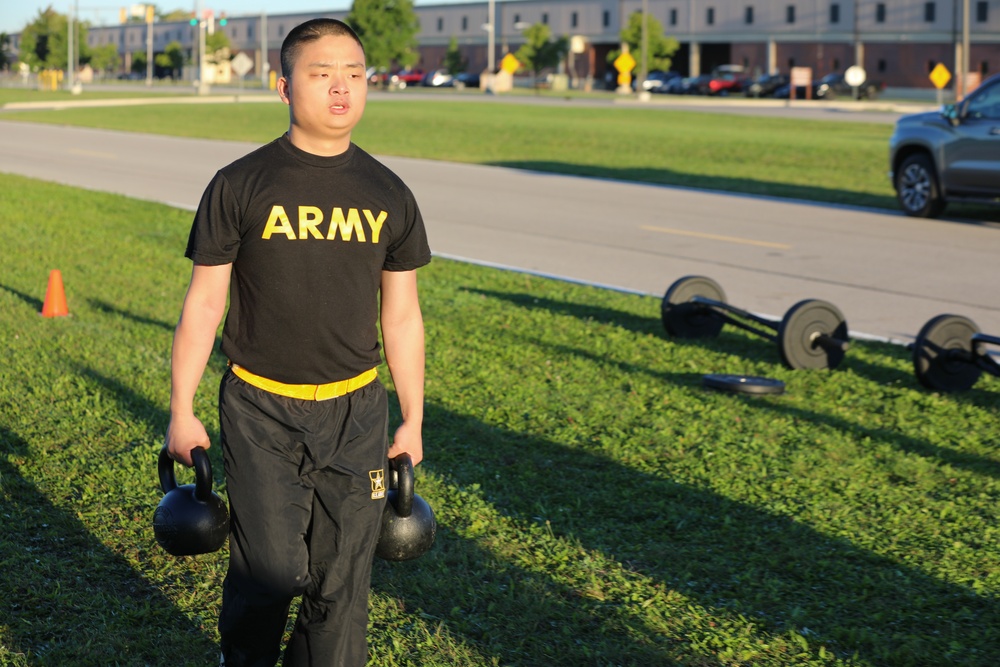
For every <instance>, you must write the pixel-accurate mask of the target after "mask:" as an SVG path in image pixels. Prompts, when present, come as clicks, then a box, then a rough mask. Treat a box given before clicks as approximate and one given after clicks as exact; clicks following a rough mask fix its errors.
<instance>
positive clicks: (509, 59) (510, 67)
mask: <svg viewBox="0 0 1000 667" xmlns="http://www.w3.org/2000/svg"><path fill="white" fill-rule="evenodd" d="M520 66H521V63H520V61H518V59H517V58H515V57H514V54H513V53H508V54H507V55H505V56H504V57H503V60H501V61H500V69H502V70H503V71H505V72H507V73H509V74H513V73H514V72H516V71H517V70H518V68H519V67H520Z"/></svg>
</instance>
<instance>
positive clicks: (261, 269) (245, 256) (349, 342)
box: [186, 135, 431, 384]
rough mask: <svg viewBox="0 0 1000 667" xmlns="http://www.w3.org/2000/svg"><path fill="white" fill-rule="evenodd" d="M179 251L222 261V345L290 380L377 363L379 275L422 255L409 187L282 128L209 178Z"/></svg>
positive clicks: (373, 164) (358, 154)
mask: <svg viewBox="0 0 1000 667" xmlns="http://www.w3.org/2000/svg"><path fill="white" fill-rule="evenodd" d="M186 256H187V257H189V258H190V259H191V260H193V261H194V262H195V263H196V264H204V265H209V266H218V265H220V264H227V263H230V262H232V263H233V274H232V281H231V286H230V292H229V312H228V314H227V316H226V322H225V325H224V327H223V334H222V352H223V353H224V354H225V355H226V356H227V357H229V359H230V360H232V361H233V362H234V363H237V364H239V365H240V366H243V367H245V368H247V369H248V370H250V371H251V372H253V373H256V374H257V375H262V376H264V377H267V378H270V379H272V380H277V381H279V382H285V383H291V384H323V383H326V382H334V381H337V380H343V379H346V378H350V377H354V376H355V375H358V374H360V373H362V372H364V371H366V370H368V369H370V368H373V367H375V366H377V365H378V364H379V363H380V361H381V356H380V353H379V350H380V348H379V343H378V330H377V320H378V290H379V286H380V283H381V273H382V271H383V270H386V271H409V270H412V269H416V268H418V267H420V266H423V265H425V264H427V263H428V262H429V261H430V257H431V255H430V249H429V248H428V245H427V235H426V232H425V230H424V224H423V220H422V218H421V216H420V211H419V209H418V208H417V204H416V201H415V200H414V197H413V194H412V193H411V192H410V190H409V188H407V187H406V185H405V184H404V183H403V182H402V181H401V180H400V179H399V178H398V177H397V176H396V175H395V174H393V173H392V172H391V171H390V170H389V169H387V168H386V167H385V166H384V165H382V164H381V163H379V162H378V161H377V160H375V159H374V158H373V157H371V156H370V155H368V154H367V153H366V152H364V151H363V150H361V149H360V148H358V147H357V146H355V145H354V144H351V146H350V148H349V149H348V150H347V151H346V152H345V153H343V154H342V155H337V156H334V157H321V156H316V155H312V154H310V153H306V152H304V151H302V150H300V149H298V148H296V147H295V146H293V145H292V143H291V141H290V140H289V139H288V137H287V135H285V136H282V137H281V138H279V139H277V140H275V141H273V142H271V143H270V144H267V145H266V146H263V147H261V148H260V149H258V150H256V151H254V152H253V153H250V154H249V155H247V156H245V157H243V158H241V159H239V160H237V161H236V162H234V163H232V164H230V165H229V166H227V167H224V168H223V169H221V170H220V171H219V172H218V173H217V174H216V176H215V178H214V179H213V180H212V181H211V183H209V185H208V188H207V189H206V190H205V194H204V195H203V196H202V200H201V204H200V205H199V207H198V212H197V214H196V215H195V219H194V224H193V225H192V228H191V234H190V238H189V240H188V247H187V252H186Z"/></svg>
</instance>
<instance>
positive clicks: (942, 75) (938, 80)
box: [930, 63, 951, 90]
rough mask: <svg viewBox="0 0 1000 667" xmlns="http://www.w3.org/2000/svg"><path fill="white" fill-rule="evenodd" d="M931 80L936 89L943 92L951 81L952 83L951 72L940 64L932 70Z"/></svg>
mask: <svg viewBox="0 0 1000 667" xmlns="http://www.w3.org/2000/svg"><path fill="white" fill-rule="evenodd" d="M930 79H931V83H933V84H934V87H935V88H937V89H938V90H941V89H942V88H944V87H945V86H947V85H948V82H949V81H951V72H949V71H948V68H947V67H945V66H944V65H943V64H942V63H938V64H937V65H936V66H935V67H934V69H932V70H931V74H930Z"/></svg>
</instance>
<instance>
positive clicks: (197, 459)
mask: <svg viewBox="0 0 1000 667" xmlns="http://www.w3.org/2000/svg"><path fill="white" fill-rule="evenodd" d="M191 462H192V463H194V475H195V487H194V497H195V499H196V500H199V501H201V502H203V503H204V502H208V499H209V498H211V497H212V462H211V461H210V460H209V459H208V452H206V451H205V448H204V447H195V448H194V449H192V450H191ZM156 468H157V471H158V472H159V474H160V489H161V490H162V491H163V493H164V495H166V494H167V493H169V492H171V491H173V490H174V489H176V488H177V478H176V477H174V460H173V459H172V458H170V454H169V453H167V446H166V445H164V446H163V449H161V450H160V458H159V461H157V465H156ZM411 476H412V470H411ZM411 485H412V482H411Z"/></svg>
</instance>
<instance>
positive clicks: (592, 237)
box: [0, 120, 1000, 342]
mask: <svg viewBox="0 0 1000 667" xmlns="http://www.w3.org/2000/svg"><path fill="white" fill-rule="evenodd" d="M0 135H2V136H3V141H2V142H0V172H9V173H19V174H23V175H27V176H32V177H35V178H40V179H45V180H49V181H55V182H59V183H65V184H69V185H75V186H80V187H85V188H90V189H94V190H102V191H108V192H115V193H120V194H123V195H127V196H130V197H136V198H140V199H147V200H153V201H160V202H164V203H167V204H170V205H173V206H178V207H183V208H188V209H193V208H194V207H195V206H196V205H197V202H198V200H199V198H200V196H201V193H202V190H203V188H204V187H205V185H206V183H207V182H208V180H209V178H210V177H211V176H212V174H213V173H214V172H215V170H216V169H218V168H219V167H221V166H223V165H225V164H227V163H228V162H230V161H232V160H233V159H235V158H237V157H239V156H241V155H243V154H245V153H247V152H249V151H250V150H252V149H253V148H255V147H256V146H254V145H251V144H242V143H233V142H222V141H205V140H191V139H179V138H170V137H161V136H155V135H140V134H128V133H119V132H110V131H103V130H89V129H81V128H70V127H59V126H51V125H41V124H32V123H11V122H5V121H2V120H0ZM383 160H384V162H385V163H386V164H388V165H389V166H390V168H392V169H393V170H395V171H396V172H397V173H398V174H399V175H400V176H401V177H402V178H403V179H404V180H405V181H406V182H407V183H408V184H409V185H410V187H411V188H412V189H413V191H414V192H415V193H416V195H417V199H418V201H419V203H420V206H421V209H422V211H423V214H424V218H425V220H426V223H427V226H428V233H429V235H430V239H431V246H432V249H433V250H434V252H435V254H437V255H440V256H444V257H452V258H463V259H468V260H472V261H476V262H482V263H488V264H494V265H498V266H503V267H511V268H517V269H520V270H527V271H532V272H538V273H541V274H545V275H552V276H558V277H561V278H566V279H571V280H578V281H583V282H588V283H594V284H598V285H602V286H607V287H613V288H616V289H622V290H626V291H635V292H640V293H646V294H655V295H657V296H662V294H663V292H664V291H665V290H666V288H667V287H668V286H669V285H670V284H671V283H672V282H673V281H674V280H676V279H678V278H680V277H682V276H685V275H688V274H700V275H706V276H709V277H711V278H713V279H714V280H716V281H718V282H719V283H720V284H721V285H722V287H723V288H724V289H725V291H726V293H727V296H728V301H729V302H730V303H732V304H734V305H737V306H740V307H742V308H745V309H747V310H750V311H753V312H756V313H759V314H762V315H765V316H771V317H780V316H781V315H782V314H783V313H784V312H785V311H786V310H788V309H789V308H790V307H791V306H792V305H793V304H795V303H796V302H797V301H799V300H801V299H805V298H819V299H825V300H828V301H830V302H831V303H833V304H835V305H836V306H837V307H838V308H839V309H840V310H841V311H842V312H843V313H844V315H845V318H846V319H847V322H848V325H849V327H850V329H851V331H852V335H854V336H859V337H862V336H863V337H875V338H882V339H888V340H892V341H897V342H908V341H910V340H912V339H913V337H914V336H915V335H916V333H917V331H918V330H919V329H920V327H921V326H922V325H923V324H924V322H926V321H927V320H928V319H930V318H931V317H933V316H935V315H938V314H941V313H946V312H951V313H959V314H963V315H966V316H968V317H970V318H972V319H973V321H975V322H976V323H977V324H978V325H979V327H980V328H981V329H982V330H983V331H985V332H986V333H990V334H993V335H1000V304H998V300H997V296H996V295H997V284H998V280H997V278H998V270H997V268H996V267H997V266H998V265H997V264H994V262H996V261H997V257H1000V223H990V222H978V223H972V222H963V221H958V220H935V221H925V220H915V219H911V218H906V217H905V216H903V215H900V214H898V213H895V212H879V211H869V210H860V209H850V208H844V207H835V206H829V205H819V204H811V203H806V202H790V201H787V200H773V199H766V198H759V197H749V196H740V195H730V194H722V193H713V192H704V191H694V190H686V189H682V188H670V187H662V186H650V185H636V184H629V183H619V182H612V181H604V180H595V179H583V178H576V177H565V176H558V175H552V174H539V173H532V172H524V171H515V170H511V169H502V168H493V167H479V166H469V165H459V164H452V163H442V162H433V161H425V160H413V159H404V158H392V157H386V158H383ZM0 196H2V194H0ZM180 252H182V249H181V248H178V253H180ZM650 316H651V317H658V311H653V312H651V313H650Z"/></svg>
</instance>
